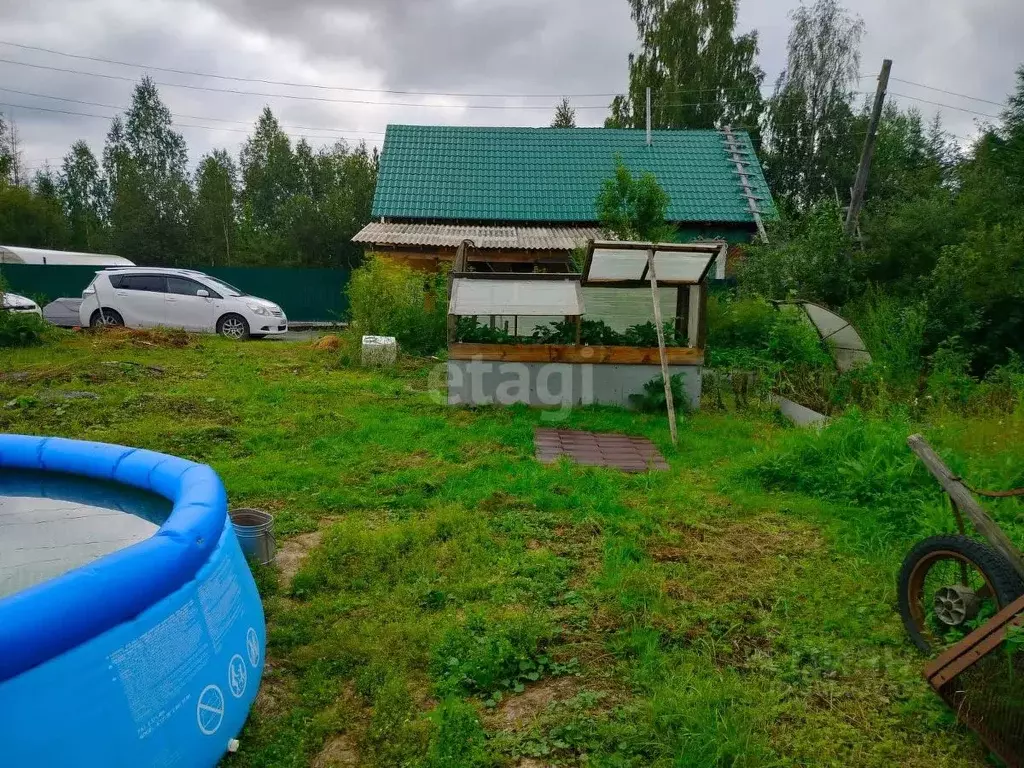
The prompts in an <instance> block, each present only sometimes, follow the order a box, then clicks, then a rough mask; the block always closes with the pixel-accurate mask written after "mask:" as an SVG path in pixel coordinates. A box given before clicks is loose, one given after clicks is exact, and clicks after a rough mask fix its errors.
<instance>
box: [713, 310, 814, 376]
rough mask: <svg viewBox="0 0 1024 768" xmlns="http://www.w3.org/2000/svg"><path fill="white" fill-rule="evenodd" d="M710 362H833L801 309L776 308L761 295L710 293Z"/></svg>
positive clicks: (773, 365) (773, 366) (774, 367)
mask: <svg viewBox="0 0 1024 768" xmlns="http://www.w3.org/2000/svg"><path fill="white" fill-rule="evenodd" d="M708 360H709V364H710V365H711V366H712V367H727V368H730V367H731V368H755V369H757V368H760V369H766V370H768V371H771V372H776V371H778V370H779V369H780V368H782V367H786V368H792V367H794V366H811V367H816V366H831V365H832V359H831V357H830V355H829V353H828V352H827V351H826V349H825V348H824V346H823V345H822V343H821V339H820V338H819V337H818V333H817V331H815V330H814V328H813V327H812V326H811V324H810V322H809V321H808V320H807V318H806V317H805V316H804V314H803V311H802V310H800V309H798V308H797V307H793V306H787V305H783V306H782V307H780V308H778V309H776V308H775V307H773V306H772V305H771V304H770V303H769V302H767V301H765V300H764V299H761V298H739V299H737V298H724V297H721V296H715V295H711V296H709V297H708Z"/></svg>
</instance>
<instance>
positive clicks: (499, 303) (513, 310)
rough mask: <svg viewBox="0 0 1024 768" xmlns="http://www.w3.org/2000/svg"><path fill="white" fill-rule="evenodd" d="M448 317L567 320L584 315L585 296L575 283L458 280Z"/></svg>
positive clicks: (574, 281)
mask: <svg viewBox="0 0 1024 768" xmlns="http://www.w3.org/2000/svg"><path fill="white" fill-rule="evenodd" d="M448 314H450V315H458V316H460V317H472V316H478V315H507V316H513V315H519V316H537V315H540V316H545V315H554V316H565V315H582V314H583V293H582V292H581V290H580V284H579V282H577V281H576V280H486V279H479V280H478V279H476V278H468V277H457V278H455V281H454V283H453V285H452V298H451V301H450V302H449V304H448Z"/></svg>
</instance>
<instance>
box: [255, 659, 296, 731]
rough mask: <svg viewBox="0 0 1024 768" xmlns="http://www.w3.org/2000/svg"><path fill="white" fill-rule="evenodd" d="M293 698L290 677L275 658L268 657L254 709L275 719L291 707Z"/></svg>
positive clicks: (268, 718)
mask: <svg viewBox="0 0 1024 768" xmlns="http://www.w3.org/2000/svg"><path fill="white" fill-rule="evenodd" d="M291 698H292V696H291V686H290V685H289V679H288V678H287V677H286V676H285V675H284V674H283V673H282V671H281V669H280V668H279V667H278V665H277V664H276V663H275V662H274V660H273V659H269V658H268V659H267V660H266V664H265V665H264V667H263V679H262V680H261V681H260V690H259V693H257V694H256V701H255V702H254V703H253V709H254V710H255V712H256V713H257V714H258V715H260V716H261V717H264V718H266V719H267V720H273V719H275V718H277V717H279V716H281V715H283V714H284V713H285V712H287V711H288V710H289V709H291V707H292V703H291Z"/></svg>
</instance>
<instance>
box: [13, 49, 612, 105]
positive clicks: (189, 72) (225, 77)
mask: <svg viewBox="0 0 1024 768" xmlns="http://www.w3.org/2000/svg"><path fill="white" fill-rule="evenodd" d="M0 45H8V46H11V47H13V48H22V49H25V50H28V51H41V52H43V53H50V54H53V55H55V56H65V57H67V58H70V59H80V60H83V61H95V62H100V63H103V64H115V65H117V66H121V67H134V68H136V69H147V70H152V71H154V72H170V73H172V74H176V75H189V76H191V77H209V78H214V79H217V80H232V81H235V82H241V83H261V84H263V85H282V86H286V87H289V88H316V89H319V90H325V91H354V92H357V93H389V94H394V95H398V96H466V97H471V98H496V99H499V98H506V99H560V98H578V99H584V98H610V97H613V96H617V95H618V94H616V93H519V94H515V93H461V92H445V91H399V90H392V89H388V88H357V87H354V86H349V85H323V84H320V83H295V82H289V81H286V80H267V79H264V78H259V77H237V76H234V75H218V74H214V73H212V72H197V71H194V70H189V69H173V68H171V67H157V66H154V65H151V64H136V63H133V62H129V61H118V60H117V59H105V58H102V57H99V56H84V55H82V54H77V53H66V52H64V51H57V50H54V49H52V48H42V47H40V46H36V45H25V44H23V43H13V42H10V41H9V40H0Z"/></svg>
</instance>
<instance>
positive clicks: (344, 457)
mask: <svg viewBox="0 0 1024 768" xmlns="http://www.w3.org/2000/svg"><path fill="white" fill-rule="evenodd" d="M3 355H4V359H3V362H2V364H0V370H3V371H4V372H6V375H5V376H3V377H0V430H2V431H16V432H29V433H38V434H53V435H62V436H66V437H76V438H84V439H90V440H100V441H108V442H113V443H124V444H127V445H133V446H142V447H146V448H151V449H154V450H158V451H165V452H168V453H173V454H177V455H180V456H184V457H187V458H190V459H194V460H197V461H203V462H207V463H209V464H211V465H212V466H213V467H214V468H215V469H216V470H217V471H218V472H219V473H220V476H221V477H222V478H223V480H224V483H225V485H226V486H227V489H228V493H229V495H230V498H231V501H232V503H233V504H234V505H238V506H258V507H262V508H265V509H268V510H270V511H272V512H273V513H274V514H275V516H276V531H277V534H278V543H279V546H281V548H282V550H283V551H282V556H281V558H280V559H281V563H280V565H281V566H282V570H281V572H278V571H273V570H266V571H263V572H260V573H258V574H257V576H258V582H259V584H260V588H261V591H262V593H263V597H264V604H265V608H266V613H267V621H268V624H269V651H268V663H267V668H266V674H265V677H264V679H263V684H262V688H261V692H260V696H259V698H258V699H257V703H256V706H255V708H254V711H253V713H252V715H251V717H250V720H249V723H248V725H247V727H246V729H245V731H244V732H243V734H242V737H241V743H242V746H241V750H240V751H239V752H238V754H236V755H234V756H233V757H231V758H229V759H228V760H226V761H225V763H226V765H228V766H232V767H241V766H273V767H274V768H278V767H281V768H284V767H287V766H307V765H313V766H318V767H324V766H330V765H340V766H346V765H370V766H399V765H410V766H412V765H429V766H462V765H466V766H470V765H481V766H483V765H507V766H515V765H521V766H533V767H536V766H542V765H550V764H554V765H583V764H585V765H595V766H670V765H671V766H768V765H815V766H893V765H901V766H953V765H976V766H980V765H983V764H985V753H984V750H983V749H982V748H981V747H980V746H979V743H978V742H977V741H976V739H975V738H974V737H973V736H972V735H971V734H969V733H968V732H967V731H965V730H964V729H962V728H960V727H958V726H957V725H956V724H955V722H954V719H953V717H952V715H951V714H950V712H948V711H947V709H946V708H945V706H944V705H943V704H942V703H941V702H940V701H939V700H938V698H937V697H935V696H934V695H933V694H932V693H931V691H930V689H929V688H928V687H927V685H926V684H925V683H924V681H923V680H922V678H921V674H920V671H921V666H922V660H921V658H920V657H919V656H918V655H917V653H916V651H915V650H914V649H913V647H912V646H911V645H910V643H909V642H908V641H907V640H906V638H905V635H904V632H903V629H902V625H901V623H900V620H899V617H898V615H897V613H896V610H895V583H894V582H895V573H896V571H897V569H898V567H899V563H900V561H901V559H902V557H903V555H904V554H905V552H906V550H907V549H908V547H909V545H910V543H911V542H912V541H913V540H914V538H915V537H916V536H917V535H918V531H917V530H916V529H911V528H909V527H905V526H902V527H901V526H899V525H895V526H887V525H885V524H884V521H882V520H881V517H880V515H881V513H880V512H878V510H874V509H873V508H872V505H871V504H870V503H860V504H856V505H853V504H851V505H848V506H843V505H840V504H838V503H837V502H835V501H826V500H824V499H821V498H818V499H816V498H812V497H811V496H810V495H800V494H798V493H769V492H767V491H765V490H764V489H763V488H762V487H761V486H760V485H759V484H758V482H757V480H756V479H755V478H754V476H753V475H752V474H751V473H750V472H749V471H746V469H747V468H748V467H750V466H752V465H753V463H756V462H760V461H762V460H763V459H764V458H765V457H770V456H773V455H775V454H777V453H778V452H779V451H781V450H782V449H783V448H784V447H785V446H787V445H789V443H791V442H792V441H794V440H798V439H800V438H798V437H795V436H794V435H793V430H790V429H787V428H784V427H782V426H780V424H779V423H778V422H777V421H776V420H775V419H774V417H773V416H772V415H771V414H769V413H761V412H756V413H744V414H737V413H735V412H725V413H722V412H705V413H701V414H699V415H696V416H694V417H692V418H690V419H689V420H687V421H686V422H685V423H683V424H682V425H681V428H680V430H681V431H680V444H679V447H678V449H672V448H671V445H670V444H669V442H668V430H667V426H666V424H665V421H664V418H655V417H645V416H638V415H634V414H630V413H626V412H623V411H618V410H613V409H581V410H577V411H574V412H573V413H572V414H571V417H570V418H569V420H568V422H566V424H567V425H568V426H571V427H580V428H587V429H595V430H602V431H620V432H626V433H630V434H639V435H646V436H648V437H650V438H651V439H652V440H654V441H655V442H656V443H657V444H658V445H659V446H660V447H661V449H662V451H663V453H664V454H665V456H666V458H667V459H668V461H669V463H670V464H671V471H670V472H665V473H652V474H644V475H633V476H630V475H625V474H620V473H618V472H616V471H611V470H604V469H587V468H580V467H578V466H575V465H572V464H569V463H560V464H557V465H554V466H550V467H545V466H541V465H539V464H537V463H536V462H535V461H534V459H533V445H532V433H533V429H534V427H535V426H537V425H538V424H541V423H542V422H541V419H542V413H541V412H539V411H531V410H527V409H522V408H515V409H508V410H501V409H481V410H454V409H450V408H447V407H446V406H443V405H440V404H438V403H437V402H436V401H435V400H434V399H433V398H432V397H431V396H430V394H429V392H428V391H427V390H428V382H429V374H430V365H432V364H436V363H420V362H416V361H405V362H403V364H402V365H401V366H400V370H399V371H398V372H395V373H393V374H392V373H368V372H364V371H362V370H359V369H353V368H347V367H344V366H342V365H341V363H340V362H339V360H338V354H337V353H331V352H321V351H316V350H314V349H312V348H311V347H310V346H309V345H306V344H291V343H280V342H262V343H246V344H231V343H227V342H224V341H222V340H219V339H213V338H210V339H202V340H192V341H191V342H189V344H188V346H186V347H184V348H170V347H163V346H160V345H159V344H157V345H156V346H147V345H146V344H145V343H141V342H140V341H137V340H136V341H132V340H128V339H123V338H122V339H112V338H105V337H90V336H84V337H77V338H69V339H68V340H65V341H63V342H61V343H60V344H59V345H57V346H50V347H46V348H38V349H31V350H23V351H14V352H12V351H10V350H4V351H3ZM147 366H155V368H153V367H147ZM12 373H13V375H12ZM63 390H76V391H86V392H92V393H95V394H96V395H98V398H97V399H91V398H87V397H80V398H77V399H65V398H64V397H62V396H61V395H60V392H61V391H63ZM1000 418H1001V420H997V419H993V420H992V421H991V422H979V423H977V424H974V425H968V424H966V423H965V422H962V421H960V420H958V419H956V418H954V417H946V418H943V419H941V420H936V422H935V423H934V424H929V425H923V428H924V430H925V432H926V434H928V436H929V437H930V438H932V439H933V440H935V442H936V443H937V445H939V446H940V448H941V449H942V451H943V453H944V455H947V456H951V457H952V458H953V459H954V460H955V461H958V462H960V464H961V465H965V466H967V467H968V468H970V467H972V466H976V467H977V468H978V471H979V472H981V470H982V469H984V470H985V472H987V473H988V474H984V473H983V476H984V477H985V478H991V477H993V476H995V475H998V474H999V472H1000V468H1006V469H1007V471H1009V468H1010V467H1011V466H1015V467H1016V470H1015V471H1017V472H1020V471H1021V468H1022V467H1024V465H1022V464H1021V463H1020V459H1021V456H1022V455H1024V449H1022V447H1021V444H1022V443H1024V436H1022V434H1024V430H1022V426H1024V424H1022V422H1021V420H1020V418H1019V417H1010V416H1003V417H1000ZM1004 422H1005V423H1004ZM544 425H545V426H550V424H548V423H546V422H544ZM1014 462H1017V463H1016V464H1014ZM1004 474H1005V473H1004ZM1006 479H1010V478H1009V476H1007V478H1006ZM936 516H937V517H941V510H938V511H937V512H936ZM880 521H881V522H880Z"/></svg>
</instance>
